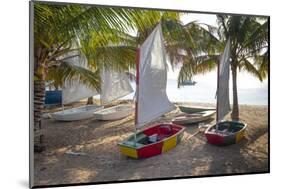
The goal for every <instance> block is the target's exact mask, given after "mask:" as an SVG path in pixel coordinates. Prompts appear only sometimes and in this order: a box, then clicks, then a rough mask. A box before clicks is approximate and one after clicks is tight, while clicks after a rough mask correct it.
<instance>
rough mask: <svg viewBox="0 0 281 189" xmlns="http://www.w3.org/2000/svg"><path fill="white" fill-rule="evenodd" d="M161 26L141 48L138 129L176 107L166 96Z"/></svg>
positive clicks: (165, 66)
mask: <svg viewBox="0 0 281 189" xmlns="http://www.w3.org/2000/svg"><path fill="white" fill-rule="evenodd" d="M164 48H165V47H164V43H163V35H162V29H161V25H160V24H158V26H157V27H156V28H155V29H154V30H153V32H152V33H151V34H150V35H149V37H148V38H147V39H146V40H145V42H144V43H143V44H142V45H141V47H140V52H139V55H140V58H139V85H138V89H139V91H138V97H137V104H138V105H137V116H136V117H137V119H136V127H137V128H138V127H141V126H143V125H144V124H146V123H148V122H150V121H152V120H154V119H156V118H158V117H160V116H161V115H163V114H165V113H167V112H169V111H171V110H173V109H174V108H175V107H174V105H173V104H172V103H171V102H170V101H169V99H168V97H167V94H166V85H167V63H166V57H165V49H164Z"/></svg>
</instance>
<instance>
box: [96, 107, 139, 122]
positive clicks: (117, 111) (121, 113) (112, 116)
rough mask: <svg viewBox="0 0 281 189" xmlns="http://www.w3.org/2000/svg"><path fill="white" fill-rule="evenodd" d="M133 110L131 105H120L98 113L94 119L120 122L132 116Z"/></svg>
mask: <svg viewBox="0 0 281 189" xmlns="http://www.w3.org/2000/svg"><path fill="white" fill-rule="evenodd" d="M133 110H134V108H133V107H132V106H131V105H118V106H113V107H109V108H105V109H102V110H99V111H96V112H95V113H94V117H95V118H96V119H97V120H105V121H106V120H118V119H123V118H125V117H127V116H129V115H130V114H132V112H133Z"/></svg>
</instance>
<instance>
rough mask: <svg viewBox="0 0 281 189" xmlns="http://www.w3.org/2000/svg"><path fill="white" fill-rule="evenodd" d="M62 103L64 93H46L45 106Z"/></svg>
mask: <svg viewBox="0 0 281 189" xmlns="http://www.w3.org/2000/svg"><path fill="white" fill-rule="evenodd" d="M61 103H62V91H61V90H55V91H45V105H56V104H61Z"/></svg>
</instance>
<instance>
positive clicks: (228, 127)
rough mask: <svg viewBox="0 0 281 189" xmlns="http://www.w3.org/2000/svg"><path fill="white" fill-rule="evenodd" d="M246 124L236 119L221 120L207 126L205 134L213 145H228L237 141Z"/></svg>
mask: <svg viewBox="0 0 281 189" xmlns="http://www.w3.org/2000/svg"><path fill="white" fill-rule="evenodd" d="M245 130H246V125H245V124H244V123H241V122H237V121H223V122H219V123H218V127H217V129H216V125H212V126H211V127H209V128H208V129H207V130H206V132H205V136H206V138H207V140H208V142H209V143H211V144H215V145H230V144H235V143H238V142H239V141H240V140H241V139H242V138H243V137H244V134H245Z"/></svg>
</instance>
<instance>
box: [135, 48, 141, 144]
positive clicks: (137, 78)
mask: <svg viewBox="0 0 281 189" xmlns="http://www.w3.org/2000/svg"><path fill="white" fill-rule="evenodd" d="M139 63H140V48H139V46H138V47H137V59H136V99H135V134H134V137H135V144H136V142H137V124H138V101H139V74H140V68H139V65H140V64H139Z"/></svg>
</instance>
